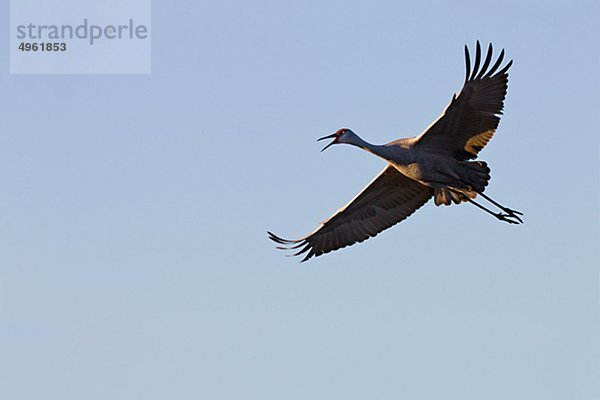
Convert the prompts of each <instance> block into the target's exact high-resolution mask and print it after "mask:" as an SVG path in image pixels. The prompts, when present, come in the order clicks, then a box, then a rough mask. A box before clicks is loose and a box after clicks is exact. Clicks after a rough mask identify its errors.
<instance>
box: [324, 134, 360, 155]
mask: <svg viewBox="0 0 600 400" xmlns="http://www.w3.org/2000/svg"><path fill="white" fill-rule="evenodd" d="M332 138H333V141H332V142H331V143H329V144H328V145H327V146H325V147H323V149H322V150H321V151H325V150H326V149H327V148H329V146H332V145H334V144H338V143H349V144H353V143H354V142H355V140H354V139H355V138H357V136H356V133H354V132H352V131H351V130H350V129H348V128H341V129H338V130H337V131H335V133H332V134H331V135H327V136H323V137H322V138H319V139H317V142H318V141H319V140H325V139H332Z"/></svg>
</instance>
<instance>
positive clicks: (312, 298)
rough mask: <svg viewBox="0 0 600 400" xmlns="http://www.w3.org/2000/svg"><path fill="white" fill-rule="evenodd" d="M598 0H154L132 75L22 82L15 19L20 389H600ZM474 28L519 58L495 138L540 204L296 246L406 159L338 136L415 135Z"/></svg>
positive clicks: (7, 87) (481, 393)
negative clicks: (303, 249) (288, 247)
mask: <svg viewBox="0 0 600 400" xmlns="http://www.w3.org/2000/svg"><path fill="white" fill-rule="evenodd" d="M7 3H8V2H3V4H2V6H1V9H2V15H5V16H8V15H9V13H8V4H7ZM599 11H600V7H599V6H598V2H597V1H578V2H548V1H529V2H523V1H508V2H502V3H498V2H481V1H478V2H465V1H452V2H441V1H440V2H430V3H429V4H425V2H411V3H402V2H392V1H389V2H368V3H367V2H365V3H363V4H351V3H350V2H342V1H338V2H323V1H315V2H307V1H302V2H285V4H284V2H275V1H271V2H268V1H254V2H242V1H229V2H227V1H218V2H216V1H215V2H205V1H201V2H197V1H178V2H172V3H171V2H158V1H155V2H154V4H153V8H152V15H153V19H152V74H151V75H130V76H126V75H117V76H108V75H87V76H86V75H79V76H77V75H37V76H34V75H20V76H19V75H9V62H8V54H9V51H8V38H6V37H5V39H4V40H2V41H1V42H0V50H1V52H2V54H4V55H5V57H4V58H3V60H4V61H3V62H2V63H0V68H2V72H1V73H0V79H1V85H0V87H1V88H2V89H1V90H2V96H0V107H1V110H2V119H3V124H2V129H1V131H0V188H1V195H0V243H2V245H0V397H1V398H3V399H11V400H19V399H36V400H38V399H44V400H50V399H60V400H70V399H73V400H75V399H86V400H96V399H98V400H106V399H111V400H117V399H127V400H131V399H145V400H149V399H211V400H215V399H260V400H266V399H278V400H279V399H292V400H294V399H344V400H351V399H398V398H407V399H461V400H465V399H478V400H479V399H497V400H505V399H527V400H531V399H544V400H550V399H585V400H592V399H598V398H600V383H599V382H600V381H599V380H598V376H600V342H599V338H600V312H599V305H600V296H599V283H600V280H599V273H598V266H599V265H600V260H599V258H600V257H599V247H600V223H599V221H600V213H599V204H600V196H599V191H600V189H599V187H600V177H599V166H598V160H599V139H598V138H599V133H600V129H599V128H600V118H599V112H600V87H599V86H600V85H599V79H598V71H600V62H599V54H600V46H599V42H598V38H599V37H600V28H599V27H598V17H599V15H600V13H599ZM5 23H7V21H6V18H5ZM477 39H479V40H481V41H482V43H484V44H487V43H488V42H490V41H492V42H493V44H494V46H495V48H496V49H498V50H499V49H501V48H505V49H506V52H507V57H508V58H512V59H514V65H513V67H512V69H511V71H510V81H509V91H508V96H507V100H506V108H505V115H504V117H503V119H502V122H501V124H500V128H499V130H498V132H497V133H496V135H495V137H494V138H493V140H492V141H491V143H490V144H489V145H488V146H487V147H486V148H485V149H484V150H483V151H482V152H481V153H480V155H481V159H483V160H485V161H487V162H488V163H489V164H490V166H491V168H492V181H491V185H490V186H489V188H488V192H487V193H489V194H490V195H491V196H492V197H494V198H496V199H497V200H499V201H501V202H503V203H505V204H507V205H509V206H512V207H514V208H516V209H518V210H522V211H523V212H525V224H524V225H521V226H511V225H508V224H504V223H500V222H499V221H496V220H494V219H493V218H491V217H490V216H488V215H485V214H484V213H482V212H481V211H479V210H477V209H476V208H475V207H472V206H469V205H461V206H459V207H456V206H455V207H450V208H437V207H434V206H433V204H432V203H430V204H428V205H426V206H425V207H423V208H422V209H421V210H419V211H418V212H417V213H416V214H414V215H413V216H412V217H411V218H409V219H408V220H406V221H404V222H403V223H401V224H400V225H398V226H396V227H394V228H393V229H390V230H388V231H386V232H385V233H383V234H381V235H380V236H378V237H377V238H376V239H371V240H369V241H367V242H365V243H363V244H360V245H357V246H353V247H351V248H347V249H344V250H342V251H339V252H335V253H333V254H329V255H327V256H324V257H319V258H317V259H313V260H311V261H310V262H308V263H304V264H299V263H298V260H297V259H292V258H286V257H284V255H283V254H282V253H281V252H279V251H276V250H275V249H274V246H273V244H272V243H271V242H270V241H268V239H267V237H266V233H265V231H266V230H273V231H274V232H276V233H278V234H280V235H282V236H284V237H297V236H301V235H303V234H306V233H308V232H310V231H312V230H313V229H314V228H315V227H316V225H317V223H318V222H319V221H321V220H323V219H325V218H327V217H328V216H329V215H330V214H331V213H332V212H334V211H335V210H336V209H337V208H338V207H340V206H342V205H343V204H345V203H346V202H347V201H348V200H349V199H351V198H352V197H353V196H354V195H355V194H356V193H357V192H358V191H359V190H361V189H362V187H363V186H364V185H365V184H366V183H368V182H369V181H370V180H371V179H372V177H373V176H374V175H375V174H377V173H378V172H379V171H380V170H381V169H382V168H383V166H384V163H383V161H382V160H380V159H377V158H376V157H373V156H372V155H370V154H368V153H366V152H363V151H360V150H358V149H356V148H351V147H349V146H346V147H344V146H338V147H333V148H331V149H330V150H328V151H327V152H325V153H320V152H319V150H320V149H321V147H322V145H321V144H320V143H319V144H317V143H316V142H315V139H316V138H318V137H320V136H323V135H325V134H329V133H331V132H332V131H334V130H335V129H337V128H339V127H342V126H344V127H350V128H352V129H353V130H354V131H355V132H357V133H358V134H359V135H361V136H362V137H363V138H365V139H366V140H368V141H371V142H374V143H383V142H388V141H390V140H393V139H396V138H399V137H404V136H412V135H415V134H418V133H419V132H420V131H421V130H422V129H424V128H425V127H426V126H427V125H429V124H430V123H431V121H432V120H433V119H434V118H436V117H437V116H438V115H439V113H440V112H441V111H442V110H443V108H444V107H445V106H446V105H447V103H448V102H449V100H450V98H451V96H452V94H453V93H454V92H455V91H457V90H459V89H460V85H461V84H462V81H463V76H464V60H463V46H464V45H465V44H468V45H469V46H471V47H472V46H473V45H474V43H475V40H477Z"/></svg>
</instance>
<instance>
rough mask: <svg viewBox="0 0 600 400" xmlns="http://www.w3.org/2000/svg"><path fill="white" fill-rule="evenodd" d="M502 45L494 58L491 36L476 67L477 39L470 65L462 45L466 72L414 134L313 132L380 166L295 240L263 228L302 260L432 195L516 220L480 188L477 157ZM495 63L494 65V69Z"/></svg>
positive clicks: (381, 226) (504, 76)
mask: <svg viewBox="0 0 600 400" xmlns="http://www.w3.org/2000/svg"><path fill="white" fill-rule="evenodd" d="M503 59H504V50H502V51H501V52H500V56H498V59H497V60H496V62H495V63H494V65H493V66H492V67H491V68H490V69H488V67H489V65H490V62H491V61H492V44H491V43H490V45H489V47H488V50H487V55H486V57H485V60H484V61H483V65H481V68H479V67H480V62H481V46H480V44H479V41H477V45H476V49H475V61H474V65H473V70H471V57H470V55H469V49H468V48H467V46H465V62H466V74H465V82H464V85H463V87H462V90H461V91H460V93H459V94H458V95H456V94H455V95H453V96H452V100H451V101H450V104H449V105H448V107H447V108H446V110H444V112H443V113H442V115H440V116H439V117H438V119H437V120H435V121H434V122H433V123H432V124H431V125H430V126H429V127H428V128H427V129H426V130H425V131H424V132H423V133H421V134H420V135H419V136H416V137H411V138H405V139H399V140H395V141H393V142H390V143H387V144H384V145H373V144H370V143H367V142H366V141H364V140H363V139H361V138H360V137H359V136H358V135H357V134H356V133H354V132H352V131H351V130H350V129H347V128H342V129H339V130H338V131H336V132H335V133H333V134H331V135H328V136H325V137H322V138H319V139H318V140H324V139H333V141H332V142H331V143H329V144H328V145H327V146H325V147H324V148H323V149H322V150H321V151H324V150H325V149H327V148H329V147H330V146H332V145H334V144H339V143H346V144H350V145H353V146H356V147H360V148H361V149H364V150H366V151H368V152H370V153H373V154H374V155H376V156H378V157H381V158H383V159H384V160H386V161H387V162H388V164H387V166H386V167H385V168H384V169H383V171H382V172H381V173H380V174H379V175H377V176H376V177H375V179H373V181H371V183H369V184H368V185H367V186H366V187H365V188H364V189H363V190H362V191H361V192H360V193H359V194H358V195H357V196H356V197H355V198H354V199H352V200H351V201H350V203H348V204H347V205H346V206H344V207H342V208H341V209H339V210H338V211H337V212H336V213H335V214H334V215H332V216H331V217H330V218H329V219H327V220H326V221H325V222H323V223H322V224H321V225H320V226H319V227H318V228H317V229H316V230H315V231H313V232H312V233H311V234H309V235H307V236H305V237H303V238H301V239H297V240H287V239H282V238H280V237H279V236H277V235H275V234H273V233H271V232H267V233H268V234H269V238H270V239H271V240H273V241H275V242H276V243H278V244H280V245H282V246H278V248H279V249H285V250H289V249H298V251H297V252H296V253H294V254H293V255H301V254H304V253H306V255H305V256H304V258H303V260H302V261H306V260H308V259H310V258H311V257H313V256H315V257H317V256H320V255H322V254H325V253H328V252H330V251H333V250H337V249H340V248H342V247H346V246H350V245H352V244H354V243H358V242H362V241H364V240H366V239H368V238H370V237H374V236H376V235H377V234H378V233H379V232H381V231H383V230H385V229H387V228H389V227H391V226H393V225H395V224H397V223H398V222H400V221H402V220H404V219H406V218H408V217H409V216H410V215H411V214H412V213H414V212H415V211H416V210H417V209H419V208H420V207H421V206H423V205H424V204H425V203H427V201H429V199H430V198H431V197H433V198H434V202H435V205H436V206H439V205H442V204H444V205H447V206H448V205H450V204H452V203H454V204H459V203H461V202H469V203H471V204H473V205H475V206H477V207H478V208H480V209H481V210H483V211H485V212H487V213H489V214H491V215H493V216H494V217H496V218H497V219H499V220H501V221H505V222H508V223H510V224H518V223H522V222H523V220H522V219H521V218H520V215H523V213H521V212H519V211H515V210H513V209H510V208H508V207H505V206H503V205H501V204H499V203H498V202H496V201H495V200H493V199H492V198H490V197H488V196H486V195H485V194H483V191H484V190H485V187H486V186H487V184H488V181H489V180H490V169H489V168H488V166H487V164H486V163H485V162H484V161H469V160H472V159H475V158H476V157H477V154H478V153H479V151H480V150H481V149H482V148H483V147H484V146H485V145H486V144H487V143H488V141H489V140H490V139H491V138H492V135H493V134H494V132H495V131H496V128H497V127H498V123H499V122H500V115H501V114H502V109H503V107H504V97H505V96H506V89H507V82H508V72H507V71H508V69H509V68H510V66H511V65H512V60H511V61H510V62H508V63H507V64H506V65H505V66H504V67H503V68H502V69H501V70H499V71H498V68H499V67H500V65H501V64H502V60H503ZM496 71H498V72H496ZM477 195H480V196H481V197H483V198H484V199H486V200H487V201H489V202H490V203H491V204H493V205H494V206H496V207H498V208H499V209H500V210H502V212H494V211H492V210H490V209H489V208H487V207H485V206H483V205H482V204H480V203H478V202H476V201H475V200H474V199H475V197H476V196H477Z"/></svg>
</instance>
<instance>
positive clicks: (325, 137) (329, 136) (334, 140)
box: [317, 133, 337, 151]
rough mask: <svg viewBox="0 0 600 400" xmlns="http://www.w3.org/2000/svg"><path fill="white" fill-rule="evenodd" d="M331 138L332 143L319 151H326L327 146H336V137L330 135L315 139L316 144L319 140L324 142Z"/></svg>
mask: <svg viewBox="0 0 600 400" xmlns="http://www.w3.org/2000/svg"><path fill="white" fill-rule="evenodd" d="M331 138H334V139H333V142H331V143H329V144H328V145H327V146H325V147H323V149H321V151H325V150H327V148H328V147H329V146H331V145H334V144H336V143H337V135H336V134H335V133H332V134H331V135H327V136H323V137H322V138H318V139H317V142H318V141H319V140H325V139H331Z"/></svg>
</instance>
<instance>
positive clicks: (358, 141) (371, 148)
mask: <svg viewBox="0 0 600 400" xmlns="http://www.w3.org/2000/svg"><path fill="white" fill-rule="evenodd" d="M350 144H351V145H353V146H356V147H360V148H361V149H364V150H366V151H368V152H369V153H372V154H375V155H376V156H377V157H381V158H383V159H384V160H388V161H390V160H393V159H394V157H393V155H392V154H391V152H390V149H389V147H388V146H384V145H378V144H371V143H369V142H367V141H365V140H363V139H362V138H360V137H359V136H358V135H356V134H355V136H354V138H353V141H352V143H350Z"/></svg>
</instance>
